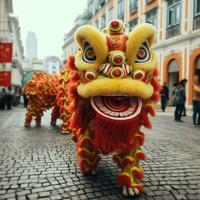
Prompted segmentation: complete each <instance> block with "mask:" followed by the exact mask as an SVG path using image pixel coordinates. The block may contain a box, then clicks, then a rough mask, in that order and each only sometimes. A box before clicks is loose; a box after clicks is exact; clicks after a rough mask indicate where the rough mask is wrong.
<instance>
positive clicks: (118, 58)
mask: <svg viewBox="0 0 200 200" xmlns="http://www.w3.org/2000/svg"><path fill="white" fill-rule="evenodd" d="M113 60H114V62H115V63H117V64H120V63H121V62H122V61H123V58H122V56H120V55H118V56H115V57H114V58H113Z"/></svg>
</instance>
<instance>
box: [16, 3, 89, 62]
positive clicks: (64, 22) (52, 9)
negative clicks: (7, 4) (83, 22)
mask: <svg viewBox="0 0 200 200" xmlns="http://www.w3.org/2000/svg"><path fill="white" fill-rule="evenodd" d="M86 7H87V0H13V11H14V12H13V13H14V16H16V17H18V20H19V26H20V28H21V30H20V32H21V39H22V42H23V46H24V54H25V56H26V45H25V44H26V43H25V42H26V36H27V32H28V31H34V32H35V33H36V37H37V39H38V58H40V59H44V58H45V57H46V56H50V55H54V56H59V57H61V56H62V46H63V44H64V42H63V39H64V34H65V33H67V32H68V31H70V30H71V28H73V26H74V20H75V18H76V16H77V15H78V14H82V13H83V11H84V9H85V8H86Z"/></svg>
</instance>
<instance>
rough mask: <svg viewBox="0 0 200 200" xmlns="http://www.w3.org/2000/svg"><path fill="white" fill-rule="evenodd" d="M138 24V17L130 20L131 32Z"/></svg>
mask: <svg viewBox="0 0 200 200" xmlns="http://www.w3.org/2000/svg"><path fill="white" fill-rule="evenodd" d="M137 24H138V19H133V20H132V21H130V22H129V32H130V31H132V30H133V28H134V27H135V26H136V25H137Z"/></svg>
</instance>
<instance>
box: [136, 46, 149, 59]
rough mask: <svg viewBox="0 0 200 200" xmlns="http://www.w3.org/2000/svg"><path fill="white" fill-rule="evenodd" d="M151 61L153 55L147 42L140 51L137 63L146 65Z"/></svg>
mask: <svg viewBox="0 0 200 200" xmlns="http://www.w3.org/2000/svg"><path fill="white" fill-rule="evenodd" d="M150 59H151V54H150V51H149V47H148V44H147V42H144V43H143V44H142V46H141V47H140V49H139V51H138V54H137V59H136V61H135V62H136V63H144V62H147V61H149V60H150Z"/></svg>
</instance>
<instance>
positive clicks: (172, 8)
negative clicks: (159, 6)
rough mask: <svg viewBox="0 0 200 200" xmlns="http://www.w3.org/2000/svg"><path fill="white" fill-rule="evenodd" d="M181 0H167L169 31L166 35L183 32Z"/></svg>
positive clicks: (168, 36)
mask: <svg viewBox="0 0 200 200" xmlns="http://www.w3.org/2000/svg"><path fill="white" fill-rule="evenodd" d="M180 24H181V1H180V0H168V1H167V31H166V37H167V38H170V37H173V36H176V35H179V34H180V32H181V25H180Z"/></svg>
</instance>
